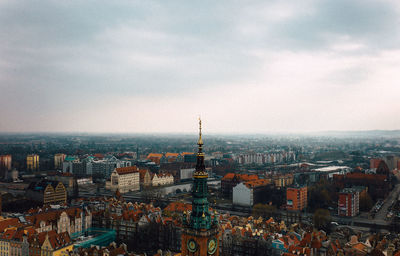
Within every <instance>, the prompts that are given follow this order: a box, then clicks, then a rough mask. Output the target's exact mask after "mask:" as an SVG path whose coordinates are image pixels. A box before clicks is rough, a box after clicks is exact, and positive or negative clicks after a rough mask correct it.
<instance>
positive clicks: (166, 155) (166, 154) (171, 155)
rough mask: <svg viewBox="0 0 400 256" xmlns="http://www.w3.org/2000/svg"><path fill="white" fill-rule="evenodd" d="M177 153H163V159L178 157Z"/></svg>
mask: <svg viewBox="0 0 400 256" xmlns="http://www.w3.org/2000/svg"><path fill="white" fill-rule="evenodd" d="M178 156H179V153H169V152H168V153H165V157H178Z"/></svg>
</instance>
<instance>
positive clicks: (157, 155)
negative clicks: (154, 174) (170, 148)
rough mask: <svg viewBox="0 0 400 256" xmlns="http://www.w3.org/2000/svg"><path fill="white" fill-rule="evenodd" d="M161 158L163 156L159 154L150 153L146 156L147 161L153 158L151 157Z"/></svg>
mask: <svg viewBox="0 0 400 256" xmlns="http://www.w3.org/2000/svg"><path fill="white" fill-rule="evenodd" d="M162 156H163V154H159V153H150V154H148V155H147V159H150V158H153V157H155V158H161V157H162Z"/></svg>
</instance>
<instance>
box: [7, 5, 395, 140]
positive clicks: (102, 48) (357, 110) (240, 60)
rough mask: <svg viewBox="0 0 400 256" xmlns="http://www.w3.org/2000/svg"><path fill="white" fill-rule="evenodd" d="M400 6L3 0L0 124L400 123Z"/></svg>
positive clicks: (42, 128) (267, 128)
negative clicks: (201, 121) (199, 121)
mask: <svg viewBox="0 0 400 256" xmlns="http://www.w3.org/2000/svg"><path fill="white" fill-rule="evenodd" d="M399 25H400V2H399V1H397V0H382V1H378V0H376V1H370V0H335V1H332V0H302V1H292V0H288V1H278V0H276V1H252V0H250V1H235V0H226V1H225V0H219V1H214V0H210V1H207V0H204V1H187V0H182V1H174V0H171V1H164V0H160V1H151V0H146V1H142V0H140V1H134V0H132V1H131V0H130V1H124V0H120V1H108V0H104V1H102V0H93V1H90V0H86V1H74V0H70V1H55V0H54V1H53V0H40V1H39V0H37V1H36V0H29V1H14V0H0V38H1V40H0V132H107V133H119V132H122V133H168V132H174V133H180V132H182V133H183V132H184V133H188V132H189V133H190V132H195V131H196V130H197V125H198V123H197V119H198V116H201V117H202V120H203V126H204V127H203V131H204V132H205V133H206V132H209V133H269V132H312V131H328V130H329V131H331V130H339V131H341V130H375V129H387V130H394V129H400V118H399V114H400V83H399V82H400V30H399Z"/></svg>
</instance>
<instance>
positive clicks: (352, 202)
mask: <svg viewBox="0 0 400 256" xmlns="http://www.w3.org/2000/svg"><path fill="white" fill-rule="evenodd" d="M359 211H360V193H359V191H358V190H357V189H352V188H345V189H343V190H342V191H341V192H340V193H339V201H338V214H339V216H347V217H353V216H357V215H358V213H359Z"/></svg>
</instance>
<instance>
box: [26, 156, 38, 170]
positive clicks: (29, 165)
mask: <svg viewBox="0 0 400 256" xmlns="http://www.w3.org/2000/svg"><path fill="white" fill-rule="evenodd" d="M26 169H27V170H28V171H38V170H39V155H36V154H32V155H28V156H27V157H26Z"/></svg>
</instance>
